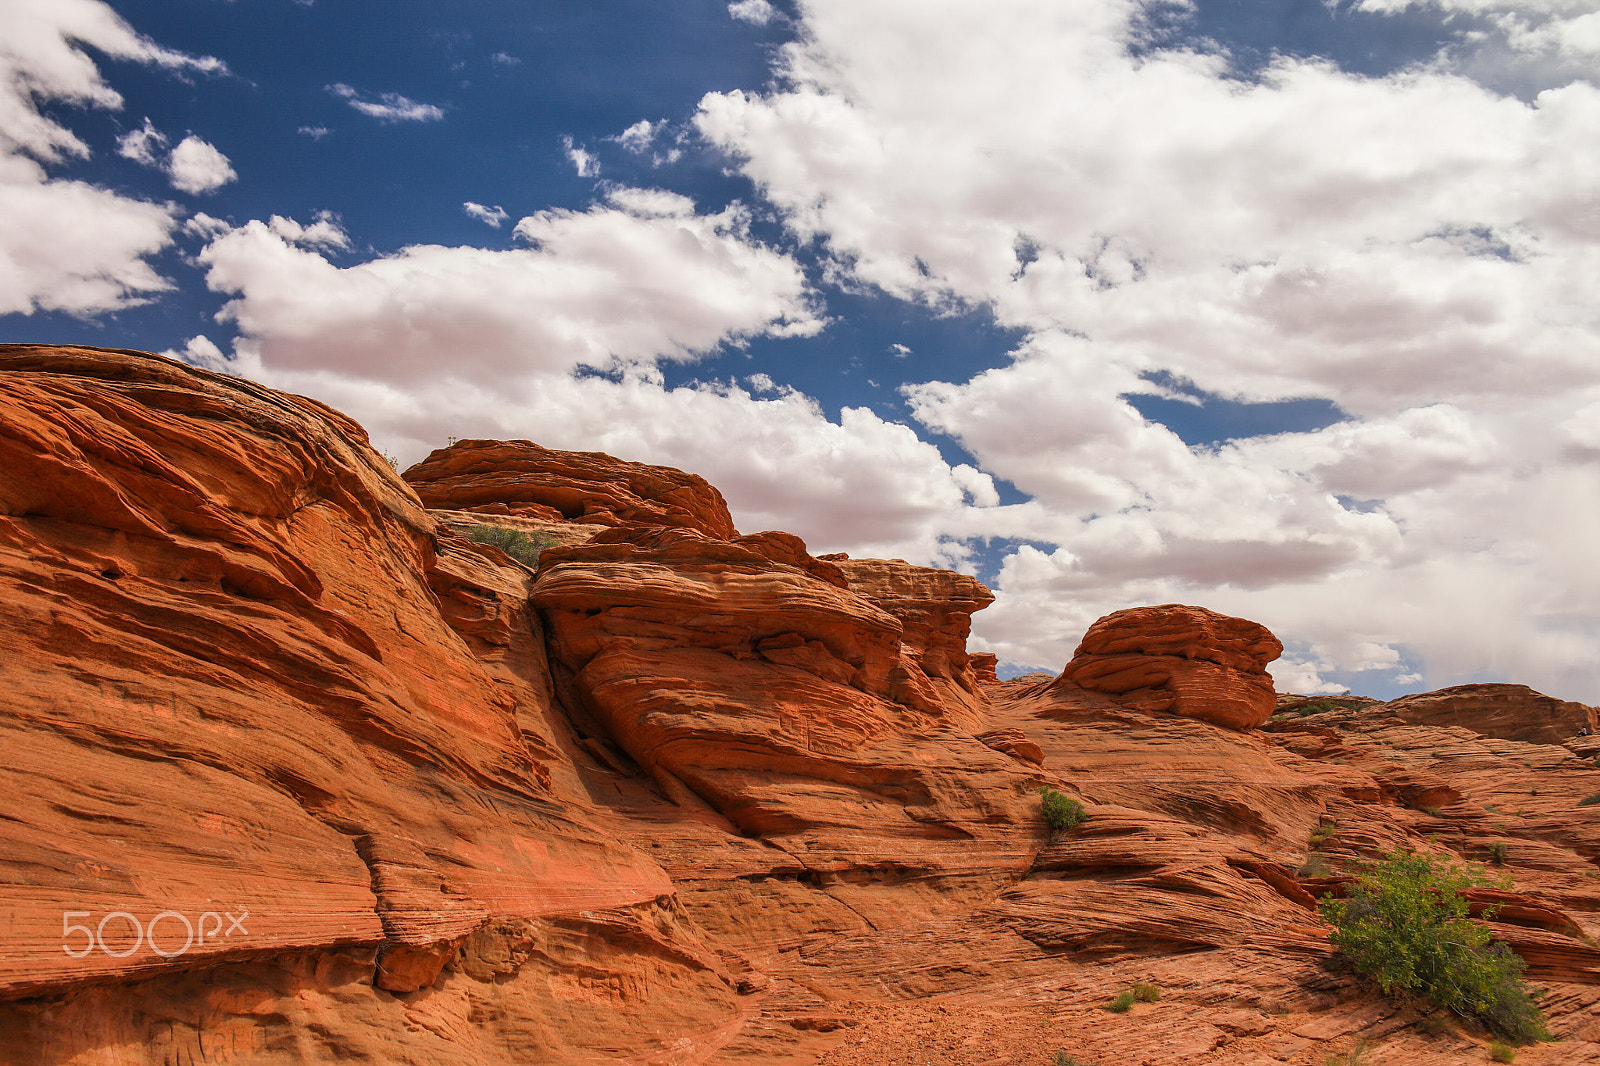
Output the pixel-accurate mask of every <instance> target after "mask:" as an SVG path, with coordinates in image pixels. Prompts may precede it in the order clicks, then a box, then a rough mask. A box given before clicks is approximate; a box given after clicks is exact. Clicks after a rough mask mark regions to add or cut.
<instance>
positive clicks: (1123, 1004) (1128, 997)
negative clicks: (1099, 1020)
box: [1106, 992, 1133, 1014]
mask: <svg viewBox="0 0 1600 1066" xmlns="http://www.w3.org/2000/svg"><path fill="white" fill-rule="evenodd" d="M1132 1006H1133V993H1132V992H1124V993H1122V994H1121V995H1119V996H1118V997H1117V998H1116V999H1114V1000H1112V1001H1111V1002H1110V1003H1107V1004H1106V1010H1108V1011H1110V1012H1112V1013H1113V1014H1126V1013H1128V1011H1129V1009H1130V1008H1132Z"/></svg>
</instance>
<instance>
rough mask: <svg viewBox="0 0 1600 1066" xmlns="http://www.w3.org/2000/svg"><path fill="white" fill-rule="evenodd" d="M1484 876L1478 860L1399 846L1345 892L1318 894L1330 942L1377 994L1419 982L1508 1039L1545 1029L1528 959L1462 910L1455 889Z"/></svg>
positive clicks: (1417, 986) (1541, 1035)
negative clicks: (1467, 864) (1452, 859)
mask: <svg viewBox="0 0 1600 1066" xmlns="http://www.w3.org/2000/svg"><path fill="white" fill-rule="evenodd" d="M1487 882H1488V878H1487V877H1486V876H1485V875H1484V873H1483V871H1482V868H1481V867H1478V868H1471V869H1468V868H1462V867H1458V866H1455V865H1452V864H1447V863H1444V862H1442V861H1441V862H1436V861H1435V860H1434V859H1431V858H1429V857H1428V856H1426V855H1419V854H1417V853H1416V852H1411V851H1404V850H1398V851H1394V852H1391V853H1388V854H1385V855H1383V856H1382V857H1381V860H1380V861H1379V862H1377V863H1375V864H1372V865H1370V866H1369V867H1367V869H1366V870H1365V871H1364V872H1363V873H1362V874H1361V876H1360V877H1359V878H1358V880H1357V883H1356V884H1355V886H1354V887H1353V888H1352V889H1351V892H1350V896H1349V898H1348V899H1343V900H1336V899H1332V898H1327V897H1325V898H1324V899H1323V901H1322V913H1323V916H1324V917H1325V918H1327V919H1328V921H1329V922H1331V923H1333V925H1334V926H1335V927H1336V928H1335V930H1334V932H1333V934H1332V936H1331V937H1330V939H1331V940H1332V941H1333V943H1334V944H1335V945H1336V946H1337V947H1338V948H1339V949H1340V950H1341V951H1343V952H1344V953H1345V954H1346V955H1347V956H1349V957H1350V959H1351V961H1352V962H1354V964H1355V966H1356V969H1357V970H1358V971H1360V972H1361V973H1363V974H1365V975H1366V976H1368V977H1370V978H1371V979H1372V980H1373V981H1375V982H1376V983H1377V985H1378V987H1379V988H1380V989H1382V991H1383V992H1384V993H1385V994H1391V995H1392V994H1395V993H1399V992H1406V991H1417V992H1420V993H1421V994H1422V995H1424V996H1426V997H1427V998H1428V999H1430V1000H1432V1001H1433V1002H1434V1003H1436V1004H1438V1005H1439V1006H1441V1007H1446V1008H1448V1009H1450V1010H1453V1011H1455V1012H1456V1013H1457V1014H1463V1015H1468V1016H1471V1017H1474V1018H1476V1019H1478V1020H1479V1021H1480V1022H1482V1023H1483V1024H1484V1025H1485V1026H1486V1027H1487V1028H1488V1029H1489V1030H1490V1031H1492V1032H1494V1033H1496V1034H1497V1035H1499V1036H1501V1037H1503V1038H1505V1039H1507V1040H1512V1041H1515V1042H1518V1043H1526V1042H1528V1041H1530V1040H1536V1039H1545V1038H1546V1037H1547V1036H1548V1033H1547V1031H1546V1029H1545V1025H1544V1018H1543V1017H1542V1016H1541V1015H1540V1013H1539V1008H1538V1007H1537V1006H1536V1005H1535V1004H1534V1002H1533V999H1532V998H1531V997H1530V995H1529V992H1528V987H1527V985H1526V984H1525V983H1524V982H1523V980H1522V975H1523V973H1524V972H1525V971H1526V969H1527V964H1526V963H1524V962H1523V961H1522V959H1521V958H1520V957H1519V956H1518V955H1517V954H1516V953H1514V952H1513V951H1511V949H1510V948H1508V947H1506V946H1505V945H1504V944H1502V943H1497V942H1493V941H1492V938H1491V935H1490V932H1489V928H1488V927H1487V926H1485V925H1484V924H1482V923H1481V922H1476V921H1473V920H1472V919H1471V918H1469V917H1468V905H1467V900H1466V898H1465V897H1464V896H1462V894H1461V893H1462V891H1463V890H1464V889H1467V888H1470V887H1472V886H1474V885H1481V884H1485V883H1487ZM1485 913H1486V914H1492V913H1493V912H1492V909H1491V910H1490V911H1486V912H1485Z"/></svg>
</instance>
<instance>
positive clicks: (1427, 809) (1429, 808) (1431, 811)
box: [1417, 803, 1439, 818]
mask: <svg viewBox="0 0 1600 1066" xmlns="http://www.w3.org/2000/svg"><path fill="white" fill-rule="evenodd" d="M1417 810H1419V811H1421V812H1422V813H1423V814H1426V815H1427V816H1428V817H1430V818H1437V817H1439V808H1437V807H1435V806H1433V805H1432V804H1431V803H1430V804H1428V805H1426V806H1422V807H1418V808H1417Z"/></svg>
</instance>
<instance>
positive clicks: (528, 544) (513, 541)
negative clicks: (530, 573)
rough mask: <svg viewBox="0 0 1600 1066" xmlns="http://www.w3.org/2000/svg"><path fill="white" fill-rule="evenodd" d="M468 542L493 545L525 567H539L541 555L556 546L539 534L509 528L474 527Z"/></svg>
mask: <svg viewBox="0 0 1600 1066" xmlns="http://www.w3.org/2000/svg"><path fill="white" fill-rule="evenodd" d="M466 536H467V539H468V540H474V541H477V542H478V543H479V544H491V545H493V546H494V547H496V548H499V549H500V550H501V551H503V552H505V553H506V554H507V555H509V556H511V558H513V559H515V560H516V561H517V562H519V563H521V564H522V565H524V566H537V565H539V553H540V552H542V551H544V550H545V549H546V548H548V547H551V546H552V545H553V544H555V540H554V539H553V538H551V537H547V536H544V535H542V534H537V535H534V536H529V535H528V534H527V533H524V532H523V531H522V530H520V529H511V528H509V527H507V526H473V527H472V528H471V529H469V530H467V533H466Z"/></svg>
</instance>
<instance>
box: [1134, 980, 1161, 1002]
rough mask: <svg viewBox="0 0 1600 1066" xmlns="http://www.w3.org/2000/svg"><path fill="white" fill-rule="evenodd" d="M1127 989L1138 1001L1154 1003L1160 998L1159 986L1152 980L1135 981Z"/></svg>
mask: <svg viewBox="0 0 1600 1066" xmlns="http://www.w3.org/2000/svg"><path fill="white" fill-rule="evenodd" d="M1129 991H1131V992H1132V993H1133V998H1134V999H1136V1000H1138V1001H1139V1002H1140V1003H1155V1002H1157V1001H1158V1000H1160V999H1161V986H1160V985H1158V984H1156V983H1155V982H1154V981H1135V982H1134V983H1133V988H1132V989H1130V990H1129Z"/></svg>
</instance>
